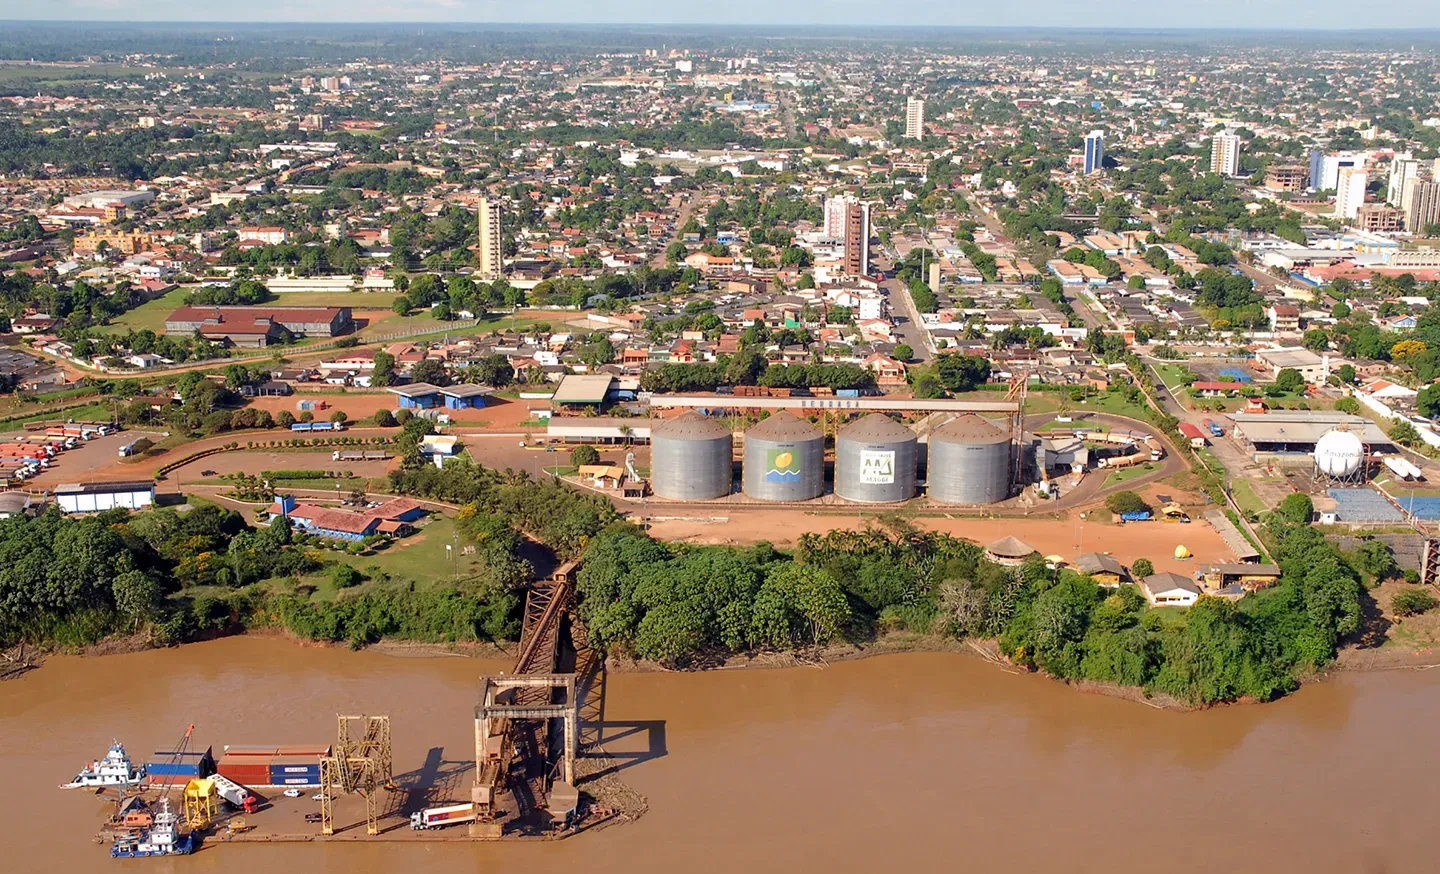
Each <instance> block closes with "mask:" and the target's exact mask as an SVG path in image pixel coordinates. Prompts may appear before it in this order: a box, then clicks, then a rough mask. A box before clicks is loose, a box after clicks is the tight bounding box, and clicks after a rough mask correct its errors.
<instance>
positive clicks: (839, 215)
mask: <svg viewBox="0 0 1440 874" xmlns="http://www.w3.org/2000/svg"><path fill="white" fill-rule="evenodd" d="M850 200H851V198H848V197H845V196H843V195H842V196H840V197H828V198H826V199H825V236H827V237H829V238H830V239H832V240H843V239H845V205H846V204H847V203H849V202H850Z"/></svg>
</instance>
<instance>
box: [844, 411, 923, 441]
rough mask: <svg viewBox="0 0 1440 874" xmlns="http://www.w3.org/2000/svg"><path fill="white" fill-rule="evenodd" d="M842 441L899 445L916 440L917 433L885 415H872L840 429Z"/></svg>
mask: <svg viewBox="0 0 1440 874" xmlns="http://www.w3.org/2000/svg"><path fill="white" fill-rule="evenodd" d="M839 437H840V439H841V440H855V441H857V442H860V443H897V442H901V441H905V440H914V439H916V437H915V432H914V431H911V430H910V429H909V428H906V427H905V426H904V425H902V424H900V423H899V422H897V421H895V420H894V419H892V418H890V417H889V416H887V415H885V414H883V413H871V414H870V415H868V416H866V417H865V418H863V419H859V420H857V421H855V422H851V423H850V424H849V425H846V426H845V427H844V428H841V429H840V435H839Z"/></svg>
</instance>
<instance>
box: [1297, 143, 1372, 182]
mask: <svg viewBox="0 0 1440 874" xmlns="http://www.w3.org/2000/svg"><path fill="white" fill-rule="evenodd" d="M1315 154H1320V153H1318V152H1317V153H1315ZM1367 157H1368V155H1367V154H1366V153H1364V152H1337V153H1335V154H1333V155H1324V154H1320V160H1319V162H1318V163H1317V162H1316V161H1315V158H1314V156H1313V155H1312V157H1311V173H1310V186H1311V187H1312V188H1314V189H1315V190H1316V191H1334V190H1335V189H1337V188H1339V187H1340V171H1341V170H1345V169H1347V168H1348V169H1358V170H1363V169H1365V160H1366V158H1367Z"/></svg>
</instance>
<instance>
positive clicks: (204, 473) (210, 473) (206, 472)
mask: <svg viewBox="0 0 1440 874" xmlns="http://www.w3.org/2000/svg"><path fill="white" fill-rule="evenodd" d="M200 475H201V476H214V475H215V471H213V470H202V471H200Z"/></svg>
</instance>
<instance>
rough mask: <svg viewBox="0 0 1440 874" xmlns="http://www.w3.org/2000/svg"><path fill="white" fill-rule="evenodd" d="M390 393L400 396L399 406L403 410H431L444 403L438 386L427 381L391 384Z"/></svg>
mask: <svg viewBox="0 0 1440 874" xmlns="http://www.w3.org/2000/svg"><path fill="white" fill-rule="evenodd" d="M390 393H391V394H394V395H398V396H399V397H400V408H401V409H404V410H433V409H435V408H436V407H439V406H443V405H444V403H445V402H444V400H443V399H442V398H441V395H440V386H438V385H431V384H430V383H428V382H412V383H410V384H409V385H392V386H390Z"/></svg>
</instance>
